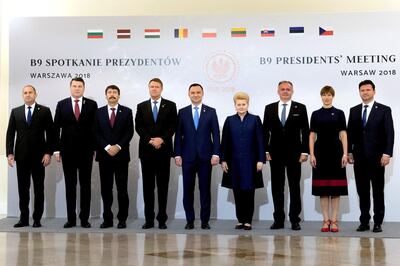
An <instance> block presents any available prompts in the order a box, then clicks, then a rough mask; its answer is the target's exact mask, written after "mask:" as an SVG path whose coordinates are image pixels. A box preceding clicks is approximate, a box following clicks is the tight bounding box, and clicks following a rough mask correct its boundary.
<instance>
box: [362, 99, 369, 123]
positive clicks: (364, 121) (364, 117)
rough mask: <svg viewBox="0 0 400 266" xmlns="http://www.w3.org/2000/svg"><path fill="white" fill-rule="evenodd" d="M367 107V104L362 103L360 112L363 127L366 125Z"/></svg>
mask: <svg viewBox="0 0 400 266" xmlns="http://www.w3.org/2000/svg"><path fill="white" fill-rule="evenodd" d="M367 108H368V104H366V105H364V111H363V113H362V123H363V127H365V125H367Z"/></svg>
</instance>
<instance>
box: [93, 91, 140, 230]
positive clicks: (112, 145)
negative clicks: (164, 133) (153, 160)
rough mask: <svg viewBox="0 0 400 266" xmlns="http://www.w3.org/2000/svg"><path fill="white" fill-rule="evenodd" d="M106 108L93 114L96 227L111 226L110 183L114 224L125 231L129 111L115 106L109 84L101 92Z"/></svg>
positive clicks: (114, 94)
mask: <svg viewBox="0 0 400 266" xmlns="http://www.w3.org/2000/svg"><path fill="white" fill-rule="evenodd" d="M105 94H106V98H107V103H108V104H107V105H106V106H103V107H101V108H99V109H98V110H97V113H96V120H95V134H96V144H97V145H96V146H97V149H96V150H97V152H96V161H98V162H99V169H100V183H101V197H102V198H103V219H104V221H103V223H102V224H101V225H100V228H109V227H112V226H113V213H112V211H111V207H112V203H113V184H114V176H115V184H116V185H117V193H118V215H117V218H118V225H117V227H118V228H119V229H121V228H126V219H127V218H128V209H129V198H128V189H127V186H128V165H129V161H130V155H129V142H130V141H131V139H132V137H133V116H132V110H131V109H130V108H128V107H125V106H123V105H120V104H119V103H118V101H119V98H120V89H119V88H118V87H117V86H115V85H110V86H108V87H107V88H106V91H105Z"/></svg>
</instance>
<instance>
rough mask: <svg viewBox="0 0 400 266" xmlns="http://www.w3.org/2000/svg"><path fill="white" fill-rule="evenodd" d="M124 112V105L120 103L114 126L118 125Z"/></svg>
mask: <svg viewBox="0 0 400 266" xmlns="http://www.w3.org/2000/svg"><path fill="white" fill-rule="evenodd" d="M123 112H124V107H123V106H122V105H118V110H117V112H116V113H115V121H114V128H115V127H117V126H118V123H119V120H121V116H122V113H123ZM110 126H111V125H110Z"/></svg>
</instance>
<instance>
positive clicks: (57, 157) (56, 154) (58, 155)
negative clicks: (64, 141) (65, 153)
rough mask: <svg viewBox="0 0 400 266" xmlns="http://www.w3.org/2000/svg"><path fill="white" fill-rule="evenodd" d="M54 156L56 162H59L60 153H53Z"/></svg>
mask: <svg viewBox="0 0 400 266" xmlns="http://www.w3.org/2000/svg"><path fill="white" fill-rule="evenodd" d="M54 157H55V159H56V161H57V162H61V155H60V153H54Z"/></svg>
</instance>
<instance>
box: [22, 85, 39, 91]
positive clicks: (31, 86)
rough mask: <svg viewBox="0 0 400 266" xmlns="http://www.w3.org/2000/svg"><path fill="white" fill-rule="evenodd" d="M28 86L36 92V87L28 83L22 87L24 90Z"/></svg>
mask: <svg viewBox="0 0 400 266" xmlns="http://www.w3.org/2000/svg"><path fill="white" fill-rule="evenodd" d="M26 87H29V88H32V90H33V91H34V92H35V93H36V89H35V87H33V85H30V84H27V85H25V86H24V87H23V88H22V90H24V89H25V88H26Z"/></svg>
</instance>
